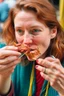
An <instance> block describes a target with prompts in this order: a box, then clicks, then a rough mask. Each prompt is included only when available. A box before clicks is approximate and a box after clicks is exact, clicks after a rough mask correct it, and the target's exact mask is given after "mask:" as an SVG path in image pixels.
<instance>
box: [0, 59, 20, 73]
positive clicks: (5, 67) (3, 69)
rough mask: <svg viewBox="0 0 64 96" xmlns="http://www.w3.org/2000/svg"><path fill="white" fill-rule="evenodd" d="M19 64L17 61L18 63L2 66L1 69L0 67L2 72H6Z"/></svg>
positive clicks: (17, 61)
mask: <svg viewBox="0 0 64 96" xmlns="http://www.w3.org/2000/svg"><path fill="white" fill-rule="evenodd" d="M19 62H20V60H16V61H14V62H12V63H10V64H8V65H6V66H5V65H1V67H0V72H4V71H6V70H8V69H10V68H11V67H14V66H15V65H16V64H18V63H19Z"/></svg>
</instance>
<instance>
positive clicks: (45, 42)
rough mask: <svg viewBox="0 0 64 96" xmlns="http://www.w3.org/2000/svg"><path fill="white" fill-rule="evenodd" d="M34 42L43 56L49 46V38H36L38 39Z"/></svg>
mask: <svg viewBox="0 0 64 96" xmlns="http://www.w3.org/2000/svg"><path fill="white" fill-rule="evenodd" d="M34 42H36V44H37V46H39V49H40V52H41V53H42V54H44V53H45V52H46V50H47V49H48V47H49V45H50V38H49V37H47V38H46V37H45V36H43V37H38V39H37V38H35V39H34Z"/></svg>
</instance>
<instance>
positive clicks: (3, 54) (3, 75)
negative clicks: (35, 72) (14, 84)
mask: <svg viewBox="0 0 64 96" xmlns="http://www.w3.org/2000/svg"><path fill="white" fill-rule="evenodd" d="M20 54H21V53H19V52H18V48H17V47H14V46H6V47H4V48H1V49H0V93H3V94H5V93H7V92H8V90H9V88H10V84H11V78H10V75H11V74H12V72H13V71H14V68H15V66H16V64H18V63H19V62H20V60H19V59H18V56H19V55H20ZM2 89H3V90H2Z"/></svg>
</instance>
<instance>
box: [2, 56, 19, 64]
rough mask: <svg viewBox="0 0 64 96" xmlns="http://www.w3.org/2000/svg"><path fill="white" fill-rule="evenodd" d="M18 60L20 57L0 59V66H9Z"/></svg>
mask: <svg viewBox="0 0 64 96" xmlns="http://www.w3.org/2000/svg"><path fill="white" fill-rule="evenodd" d="M17 59H18V56H9V57H6V58H4V59H0V65H2V64H4V65H6V64H7V65H8V64H9V63H10V62H12V61H14V60H17Z"/></svg>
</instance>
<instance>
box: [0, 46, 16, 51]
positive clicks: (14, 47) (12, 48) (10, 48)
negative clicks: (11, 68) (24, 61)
mask: <svg viewBox="0 0 64 96" xmlns="http://www.w3.org/2000/svg"><path fill="white" fill-rule="evenodd" d="M1 49H4V50H18V47H16V46H5V47H3V48H1Z"/></svg>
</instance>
